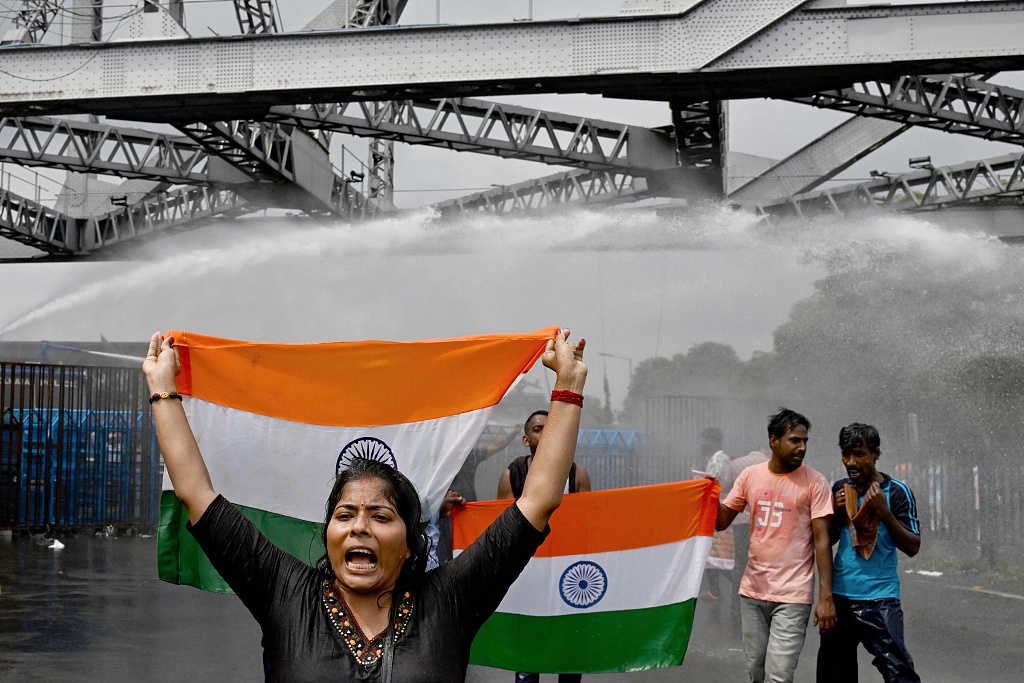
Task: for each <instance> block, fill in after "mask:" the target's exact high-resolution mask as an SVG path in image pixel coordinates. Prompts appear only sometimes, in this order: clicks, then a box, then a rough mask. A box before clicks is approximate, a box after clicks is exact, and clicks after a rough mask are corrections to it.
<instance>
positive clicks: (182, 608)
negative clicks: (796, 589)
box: [0, 537, 1024, 683]
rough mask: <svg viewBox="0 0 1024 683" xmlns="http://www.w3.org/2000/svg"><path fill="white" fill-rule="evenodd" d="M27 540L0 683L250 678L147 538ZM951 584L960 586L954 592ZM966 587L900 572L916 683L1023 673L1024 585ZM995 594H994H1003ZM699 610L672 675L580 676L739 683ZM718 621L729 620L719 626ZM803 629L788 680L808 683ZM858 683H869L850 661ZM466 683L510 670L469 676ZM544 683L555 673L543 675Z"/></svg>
mask: <svg viewBox="0 0 1024 683" xmlns="http://www.w3.org/2000/svg"><path fill="white" fill-rule="evenodd" d="M61 540H62V542H64V543H65V544H66V547H65V548H64V549H63V550H60V551H54V550H50V549H49V548H47V547H46V545H43V544H41V543H37V542H36V541H35V540H33V539H31V538H17V539H15V540H14V541H13V542H2V541H0V681H4V682H7V681H10V682H12V683H34V682H36V681H57V680H60V681H75V682H76V683H122V682H123V683H128V682H132V683H135V682H139V681H151V682H153V683H163V682H166V683H172V682H173V683H181V682H182V681H187V682H189V683H199V682H203V681H217V682H224V683H230V682H233V681H239V682H241V681H261V680H262V678H263V672H262V666H261V652H260V632H259V629H258V628H257V626H256V623H255V622H254V621H253V619H252V618H251V617H250V616H249V613H248V612H247V611H246V609H245V608H244V607H243V606H242V604H241V603H240V602H239V601H238V600H237V599H236V598H235V597H234V596H225V595H215V594H211V593H204V592H201V591H199V590H196V589H192V588H185V587H181V586H172V585H169V584H166V583H163V582H161V581H159V580H157V579H156V578H155V577H156V540H155V539H147V538H117V537H114V538H92V537H70V538H63V539H61ZM961 583H962V582H961ZM1011 591H1012V588H1011V589H1003V590H1000V591H993V592H981V591H978V590H973V587H972V586H971V585H969V582H968V585H959V584H957V583H956V582H955V581H951V580H949V579H944V578H943V577H938V578H930V577H922V576H918V575H905V576H904V579H903V607H904V612H905V614H906V615H907V642H908V646H909V648H910V651H911V653H912V654H913V656H914V659H915V661H916V663H917V665H918V672H919V673H920V674H921V676H922V678H923V680H925V681H926V682H927V683H972V682H977V683H990V682H991V683H1004V682H1005V683H1019V681H1021V680H1022V673H1021V672H1022V670H1024V627H1022V626H1021V624H1024V599H1021V598H1018V597H1012V596H1013V595H1019V594H1021V593H1024V589H1021V590H1016V591H1012V592H1011ZM996 593H1003V594H1002V595H999V594H996ZM720 607H721V602H717V603H716V602H715V601H710V600H702V601H701V603H700V604H699V606H698V609H697V617H696V622H695V626H694V636H693V638H692V640H691V643H690V648H689V652H688V653H687V658H686V662H684V664H683V666H682V667H680V668H673V669H662V670H658V671H648V672H637V673H632V674H602V675H598V676H588V677H587V678H588V679H590V680H597V681H599V682H600V683H618V682H619V681H623V682H624V681H627V680H628V681H630V682H631V683H651V682H654V681H680V680H685V681H715V682H716V683H725V682H727V681H736V682H740V681H744V680H747V676H746V672H745V668H744V663H743V653H742V651H741V649H740V648H741V644H740V639H739V633H738V628H732V627H731V626H730V625H729V624H728V623H724V624H723V623H722V622H721V620H720V619H719V618H718V616H719V615H718V612H719V608H720ZM726 622H727V620H726ZM817 640H818V639H817V634H816V633H814V632H810V633H809V634H808V637H807V643H806V645H805V647H804V652H803V657H802V658H801V662H800V666H799V668H798V669H797V681H798V682H799V683H809V682H810V681H813V680H814V657H815V653H816V652H817V645H818V643H817ZM861 654H862V656H861V680H862V681H880V680H881V677H880V676H879V675H878V673H877V672H876V671H875V670H874V668H873V667H871V665H870V660H869V658H868V656H867V655H865V654H864V653H863V651H862V653H861ZM468 680H469V681H472V682H473V683H499V682H500V683H511V681H512V674H511V673H508V672H505V671H499V670H495V669H486V668H481V667H471V669H470V674H469V678H468ZM543 680H544V681H545V683H553V681H555V677H553V676H545V677H543Z"/></svg>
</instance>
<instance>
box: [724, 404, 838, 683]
mask: <svg viewBox="0 0 1024 683" xmlns="http://www.w3.org/2000/svg"><path fill="white" fill-rule="evenodd" d="M810 428H811V423H810V421H808V419H807V418H806V417H804V416H803V415H801V414H800V413H797V412H794V411H792V410H788V409H786V408H781V409H780V410H779V412H778V413H777V414H775V415H773V416H772V417H771V418H769V422H768V443H769V445H770V446H771V449H772V458H771V460H769V461H768V462H766V463H762V464H760V465H753V466H751V467H748V468H746V469H745V470H743V471H742V472H741V473H740V475H739V476H738V477H737V478H736V482H735V483H734V484H733V487H732V491H730V492H729V495H728V496H726V498H725V500H724V501H722V502H721V503H720V504H719V506H718V519H717V522H716V524H715V529H716V530H718V531H721V530H723V529H725V528H727V527H728V526H729V525H730V524H732V521H733V520H734V519H735V518H736V516H737V515H738V514H739V513H740V512H742V511H743V510H744V508H747V507H749V508H750V554H749V559H748V561H747V568H746V571H744V572H743V579H742V580H741V581H740V590H739V593H740V619H741V622H742V624H743V651H744V653H745V654H746V658H747V672H748V673H749V674H750V680H751V681H752V682H753V683H764V682H765V681H770V682H771V683H789V682H791V681H792V680H793V674H794V672H795V671H796V665H797V662H798V661H799V659H800V651H801V650H802V649H803V645H804V636H805V635H806V633H807V620H808V618H809V617H810V613H811V604H812V603H813V602H814V564H815V562H817V566H818V605H817V608H816V609H815V611H814V623H815V625H816V626H818V629H819V631H821V632H822V633H824V632H826V631H828V630H829V629H830V628H832V626H833V625H834V624H835V621H836V609H835V605H834V604H833V602H832V546H831V543H830V541H829V524H830V522H831V518H832V492H831V489H830V487H829V485H828V481H827V480H826V479H825V477H824V476H823V475H822V474H821V473H819V472H817V471H816V470H813V469H811V468H810V467H806V466H804V464H803V461H804V456H805V455H806V454H807V438H808V437H807V432H808V430H810Z"/></svg>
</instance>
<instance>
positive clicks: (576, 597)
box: [558, 560, 608, 609]
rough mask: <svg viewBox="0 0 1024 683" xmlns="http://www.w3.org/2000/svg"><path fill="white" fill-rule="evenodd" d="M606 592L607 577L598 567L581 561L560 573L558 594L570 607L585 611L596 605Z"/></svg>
mask: <svg viewBox="0 0 1024 683" xmlns="http://www.w3.org/2000/svg"><path fill="white" fill-rule="evenodd" d="M607 590H608V575H607V574H605V573H604V570H603V569H601V567H600V565H597V564H595V563H593V562H588V561H585V560H584V561H582V562H576V563H575V564H571V565H569V567H568V569H566V570H565V571H564V572H562V578H561V579H560V580H559V582H558V592H559V594H560V595H561V596H562V600H564V601H565V604H567V605H569V606H570V607H576V608H577V609H586V608H587V607H592V606H593V605H596V604H597V603H598V601H599V600H600V599H601V598H603V597H604V594H605V592H606V591H607Z"/></svg>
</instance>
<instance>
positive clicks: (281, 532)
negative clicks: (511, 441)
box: [157, 491, 324, 593]
mask: <svg viewBox="0 0 1024 683" xmlns="http://www.w3.org/2000/svg"><path fill="white" fill-rule="evenodd" d="M235 507H237V508H238V509H239V510H241V511H242V514H243V515H245V516H246V517H248V518H249V519H250V520H252V522H253V523H254V524H255V525H256V527H257V528H258V529H259V530H260V531H261V532H263V535H264V536H266V537H267V538H268V539H270V541H271V542H272V543H273V544H274V545H276V546H277V547H278V548H281V549H282V550H284V551H286V552H288V553H291V554H292V555H294V556H295V557H297V558H299V559H300V560H302V561H303V562H305V563H306V564H309V565H310V566H312V565H314V564H315V563H316V561H317V560H318V559H319V558H320V556H321V555H323V552H324V546H323V544H322V543H321V542H320V529H321V526H322V525H320V524H318V523H316V522H306V521H303V520H299V519H295V518H293V517H285V516H284V515H278V514H274V513H272V512H266V511H265V510H259V509H257V508H250V507H245V506H242V505H236V506H235ZM187 522H188V514H187V513H186V512H185V506H184V505H183V504H182V502H181V501H180V500H178V497H177V496H176V495H174V491H164V492H163V493H162V494H161V496H160V529H159V531H158V532H157V539H158V543H157V566H158V571H159V576H160V579H161V580H163V581H167V582H169V583H180V584H184V585H187V586H195V587H196V588H201V589H203V590H207V591H213V592H215V593H230V592H231V589H230V588H228V585H227V584H226V583H225V582H224V579H222V578H221V577H220V574H218V573H217V570H216V569H214V568H213V565H211V564H210V560H209V558H207V557H206V553H204V552H203V551H202V549H201V548H200V547H199V544H198V543H196V539H195V538H194V537H193V536H192V534H190V533H189V532H188V530H187V529H186V527H185V525H186V523H187Z"/></svg>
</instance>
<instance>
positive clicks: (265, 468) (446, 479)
mask: <svg viewBox="0 0 1024 683" xmlns="http://www.w3.org/2000/svg"><path fill="white" fill-rule="evenodd" d="M183 404H184V406H185V414H186V415H187V416H188V422H189V425H190V426H191V427H192V433H193V434H195V437H196V441H198V442H199V449H200V451H201V452H202V453H203V459H204V460H205V461H206V466H207V468H208V469H209V470H210V477H211V478H212V479H213V486H214V488H215V489H216V490H217V492H218V493H221V494H223V495H224V497H225V498H227V499H228V500H230V501H231V502H232V503H236V504H238V505H246V506H249V507H254V508H258V509H260V510H266V511H268V512H275V513H278V514H282V515H287V516H289V517H295V518H297V519H303V520H307V521H315V522H322V521H323V519H324V505H325V504H326V502H327V496H328V494H329V493H330V491H331V486H332V485H333V484H334V476H335V468H336V466H337V462H338V456H339V455H340V454H341V451H342V449H343V448H344V447H345V446H346V445H347V444H349V443H350V442H352V441H354V440H355V439H358V438H360V437H366V436H369V437H375V438H378V439H380V440H381V441H383V442H384V443H386V444H387V445H388V446H389V447H390V448H391V450H392V451H393V453H394V455H395V459H396V461H397V462H398V469H399V471H401V472H402V473H403V474H405V476H407V477H409V479H410V480H412V483H413V484H415V486H416V490H417V491H418V492H419V494H420V498H421V500H422V501H423V508H424V515H425V516H426V517H429V516H430V515H432V514H433V512H434V511H435V510H436V509H437V507H438V506H439V505H440V504H441V499H442V498H443V497H444V494H445V493H446V492H447V490H448V486H449V484H451V481H452V479H454V478H455V475H456V474H458V472H459V469H460V468H461V467H462V463H463V462H464V461H465V459H466V456H467V455H468V454H469V451H470V449H471V448H472V447H473V445H474V444H475V443H476V440H477V438H478V437H479V436H480V433H481V432H482V431H483V429H484V427H485V426H486V424H487V418H488V417H489V416H490V414H491V411H492V410H493V408H483V409H481V410H475V411H471V412H468V413H462V414H461V415H452V416H449V417H444V418H439V419H435V420H425V421H423V422H410V423H407V424H399V425H386V426H383V427H327V426H323V425H311V424H304V423H301V422H292V421H290V420H283V419H280V418H274V417H267V416H265V415H256V414H254V413H249V412H246V411H244V410H237V409H234V408H225V407H224V406H220V405H217V404H214V403H210V402H208V401H204V400H202V399H196V398H191V397H185V400H184V401H183ZM163 488H164V490H168V489H170V488H172V487H171V483H170V480H169V479H168V477H167V475H166V474H164V481H163Z"/></svg>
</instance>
